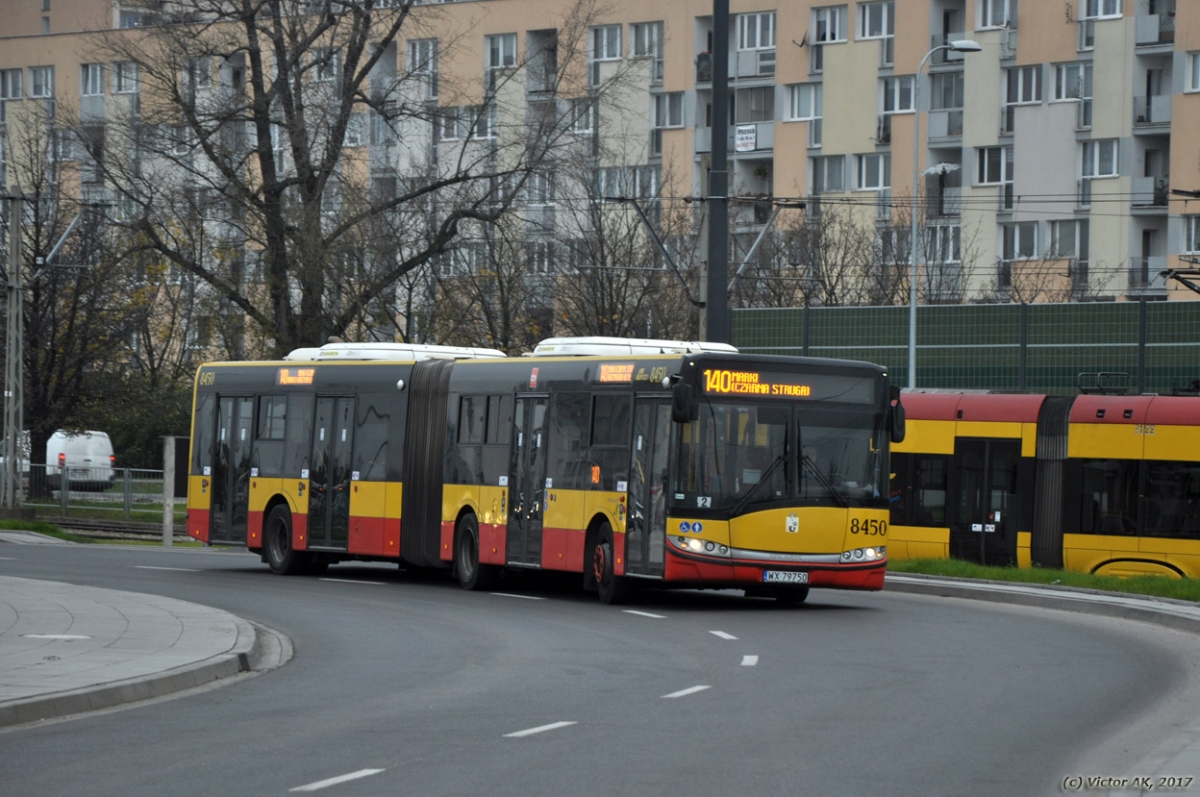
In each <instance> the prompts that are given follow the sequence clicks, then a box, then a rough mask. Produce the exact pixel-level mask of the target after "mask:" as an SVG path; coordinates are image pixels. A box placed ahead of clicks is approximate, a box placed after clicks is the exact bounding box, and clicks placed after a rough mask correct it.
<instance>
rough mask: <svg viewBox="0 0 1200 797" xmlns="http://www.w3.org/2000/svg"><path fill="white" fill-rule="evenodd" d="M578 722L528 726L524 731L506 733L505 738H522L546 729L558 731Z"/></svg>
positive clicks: (543, 731)
mask: <svg viewBox="0 0 1200 797" xmlns="http://www.w3.org/2000/svg"><path fill="white" fill-rule="evenodd" d="M577 724H578V723H576V722H552V723H550V724H549V725H539V726H538V727H536V728H526V729H525V730H523V731H516V732H514V733H506V734H504V738H505V739H520V738H521V737H522V736H533V735H534V734H535V733H545V732H546V731H556V730H558V729H559V728H565V727H567V726H568V725H577Z"/></svg>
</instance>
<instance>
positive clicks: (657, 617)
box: [621, 609, 667, 620]
mask: <svg viewBox="0 0 1200 797" xmlns="http://www.w3.org/2000/svg"><path fill="white" fill-rule="evenodd" d="M621 611H623V612H625V614H636V615H637V616H638V617H652V618H654V619H655V620H665V619H667V616H666V615H665V614H650V612H639V611H638V610H637V609H622V610H621Z"/></svg>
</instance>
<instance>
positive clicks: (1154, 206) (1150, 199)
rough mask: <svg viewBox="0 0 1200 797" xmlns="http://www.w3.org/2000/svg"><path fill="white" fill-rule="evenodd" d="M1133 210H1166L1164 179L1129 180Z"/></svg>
mask: <svg viewBox="0 0 1200 797" xmlns="http://www.w3.org/2000/svg"><path fill="white" fill-rule="evenodd" d="M1130 191H1131V193H1132V197H1131V200H1130V201H1131V203H1132V205H1133V209H1134V211H1135V212H1136V211H1137V210H1139V209H1140V210H1144V211H1145V210H1150V211H1159V210H1161V211H1163V212H1164V213H1165V212H1166V210H1167V180H1166V178H1165V177H1134V178H1132V179H1131V180H1130Z"/></svg>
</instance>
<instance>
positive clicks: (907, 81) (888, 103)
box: [879, 76, 913, 113]
mask: <svg viewBox="0 0 1200 797" xmlns="http://www.w3.org/2000/svg"><path fill="white" fill-rule="evenodd" d="M879 84H880V88H881V89H882V93H883V99H882V106H883V112H884V113H911V112H912V109H913V79H912V77H911V76H909V77H889V78H884V79H883V80H881V81H879Z"/></svg>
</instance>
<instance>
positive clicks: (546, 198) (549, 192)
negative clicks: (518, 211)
mask: <svg viewBox="0 0 1200 797" xmlns="http://www.w3.org/2000/svg"><path fill="white" fill-rule="evenodd" d="M554 184H555V176H554V170H553V169H551V170H550V171H547V172H530V173H529V179H527V180H526V181H525V201H526V202H527V203H528V204H529V205H532V206H535V207H537V206H545V205H553V204H554Z"/></svg>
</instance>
